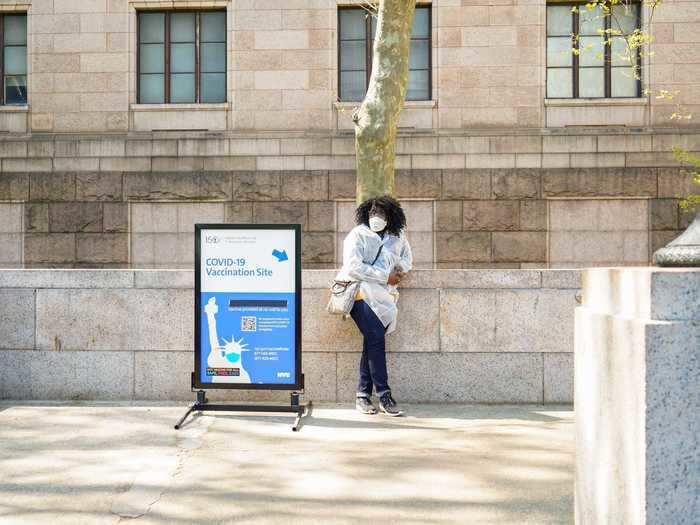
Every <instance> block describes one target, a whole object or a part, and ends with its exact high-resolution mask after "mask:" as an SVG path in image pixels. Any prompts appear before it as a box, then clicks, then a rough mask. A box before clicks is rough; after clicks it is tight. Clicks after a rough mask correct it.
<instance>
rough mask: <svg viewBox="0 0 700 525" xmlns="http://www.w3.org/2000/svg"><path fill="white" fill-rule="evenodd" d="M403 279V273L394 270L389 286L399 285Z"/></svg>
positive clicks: (390, 276)
mask: <svg viewBox="0 0 700 525" xmlns="http://www.w3.org/2000/svg"><path fill="white" fill-rule="evenodd" d="M402 277H403V272H402V271H401V270H394V271H393V272H391V274H390V275H389V284H391V285H396V284H399V282H401V278H402Z"/></svg>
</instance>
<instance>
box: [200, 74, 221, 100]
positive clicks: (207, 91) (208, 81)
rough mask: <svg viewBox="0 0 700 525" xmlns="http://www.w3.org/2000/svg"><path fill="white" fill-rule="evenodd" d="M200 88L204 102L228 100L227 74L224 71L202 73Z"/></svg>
mask: <svg viewBox="0 0 700 525" xmlns="http://www.w3.org/2000/svg"><path fill="white" fill-rule="evenodd" d="M200 89H201V99H202V102H204V103H214V102H226V75H225V74H224V73H204V74H202V75H201V76H200Z"/></svg>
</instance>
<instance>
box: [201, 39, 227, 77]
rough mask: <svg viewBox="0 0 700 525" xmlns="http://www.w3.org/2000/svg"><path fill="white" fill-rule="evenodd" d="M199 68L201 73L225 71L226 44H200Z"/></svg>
mask: <svg viewBox="0 0 700 525" xmlns="http://www.w3.org/2000/svg"><path fill="white" fill-rule="evenodd" d="M200 51H201V53H202V64H201V66H200V67H201V69H202V72H203V73H208V72H212V73H223V72H225V71H226V44H201V46H200Z"/></svg>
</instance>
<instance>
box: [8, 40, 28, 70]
mask: <svg viewBox="0 0 700 525" xmlns="http://www.w3.org/2000/svg"><path fill="white" fill-rule="evenodd" d="M26 73H27V48H26V47H24V46H22V47H19V46H18V47H6V48H5V74H6V75H24V74H26Z"/></svg>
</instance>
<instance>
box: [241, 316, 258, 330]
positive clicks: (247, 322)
mask: <svg viewBox="0 0 700 525" xmlns="http://www.w3.org/2000/svg"><path fill="white" fill-rule="evenodd" d="M257 321H258V318H257V317H241V331H242V332H256V331H257V330H258V326H257Z"/></svg>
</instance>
